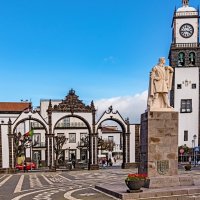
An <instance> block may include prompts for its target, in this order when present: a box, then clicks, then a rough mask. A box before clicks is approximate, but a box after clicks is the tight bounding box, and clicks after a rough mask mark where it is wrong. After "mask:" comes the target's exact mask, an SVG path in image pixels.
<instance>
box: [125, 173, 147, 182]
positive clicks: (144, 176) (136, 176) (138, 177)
mask: <svg viewBox="0 0 200 200" xmlns="http://www.w3.org/2000/svg"><path fill="white" fill-rule="evenodd" d="M145 179H147V174H128V177H127V178H126V180H127V181H133V180H145Z"/></svg>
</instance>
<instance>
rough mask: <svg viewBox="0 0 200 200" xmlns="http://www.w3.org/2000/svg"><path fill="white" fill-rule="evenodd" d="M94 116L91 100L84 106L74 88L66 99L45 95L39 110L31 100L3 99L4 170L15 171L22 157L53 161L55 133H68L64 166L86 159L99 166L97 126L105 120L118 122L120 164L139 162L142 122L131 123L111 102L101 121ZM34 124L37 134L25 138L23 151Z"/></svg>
mask: <svg viewBox="0 0 200 200" xmlns="http://www.w3.org/2000/svg"><path fill="white" fill-rule="evenodd" d="M95 116H96V109H95V106H94V103H93V101H92V102H91V104H90V105H85V104H84V103H83V102H82V101H81V100H79V97H78V96H77V95H76V94H75V91H74V90H70V91H69V93H68V95H67V96H66V97H65V99H63V100H41V102H40V107H38V108H37V109H35V110H33V109H32V107H31V103H29V102H16V103H1V102H0V169H1V170H2V171H7V170H8V169H9V170H12V169H14V168H15V165H16V163H17V162H18V163H20V162H23V161H24V159H26V161H33V162H35V163H36V164H37V166H40V165H42V166H49V167H53V166H55V158H56V154H55V152H54V149H55V144H56V137H57V136H58V137H59V136H65V137H66V138H67V139H66V141H65V143H64V145H63V147H62V149H63V152H62V154H61V155H59V162H60V164H61V165H65V164H66V163H67V162H71V161H72V160H75V161H76V163H77V165H78V164H79V163H86V164H87V165H88V168H89V169H98V153H99V152H98V148H99V146H98V139H99V138H100V137H101V133H100V132H99V129H100V127H101V126H102V123H103V122H105V121H107V120H108V121H114V122H115V123H117V124H118V126H119V127H120V128H121V129H120V137H115V142H116V144H119V145H118V147H119V148H120V151H122V155H123V162H122V167H123V168H127V167H130V165H131V163H133V164H134V163H135V162H136V161H137V162H138V157H139V148H138V147H139V131H140V128H139V125H134V124H130V123H129V120H128V119H127V120H124V119H123V118H122V116H121V115H120V114H119V112H118V111H116V112H114V111H113V109H112V107H110V108H109V110H108V111H105V112H104V113H103V115H102V116H101V117H100V119H99V120H98V121H97V120H96V119H95ZM31 129H33V130H34V134H33V136H32V137H30V138H29V140H28V141H27V142H26V149H25V152H24V151H20V150H21V149H20V148H19V146H20V144H22V143H23V142H24V136H23V135H24V134H25V133H27V132H29V131H30V130H31ZM82 138H83V139H87V140H82ZM83 141H86V142H83ZM123 144H124V145H123ZM1 170H0V171H1Z"/></svg>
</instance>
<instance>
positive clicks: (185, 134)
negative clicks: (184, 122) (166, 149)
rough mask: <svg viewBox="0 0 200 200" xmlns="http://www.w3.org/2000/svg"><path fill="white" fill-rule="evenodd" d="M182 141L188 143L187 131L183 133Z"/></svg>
mask: <svg viewBox="0 0 200 200" xmlns="http://www.w3.org/2000/svg"><path fill="white" fill-rule="evenodd" d="M184 141H188V131H184Z"/></svg>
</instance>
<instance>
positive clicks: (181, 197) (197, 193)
mask: <svg viewBox="0 0 200 200" xmlns="http://www.w3.org/2000/svg"><path fill="white" fill-rule="evenodd" d="M95 188H96V189H98V190H100V191H103V192H105V193H107V194H109V195H112V196H114V197H116V198H119V199H122V200H200V186H187V187H169V188H167V187H165V188H159V189H146V188H142V190H143V191H142V192H139V193H127V192H126V191H127V187H126V186H124V185H123V184H104V185H96V186H95Z"/></svg>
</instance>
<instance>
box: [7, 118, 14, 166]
mask: <svg viewBox="0 0 200 200" xmlns="http://www.w3.org/2000/svg"><path fill="white" fill-rule="evenodd" d="M11 123H12V122H11V119H10V118H9V120H8V146H9V167H10V168H14V160H13V159H14V147H13V138H14V135H13V134H12V129H11Z"/></svg>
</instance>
